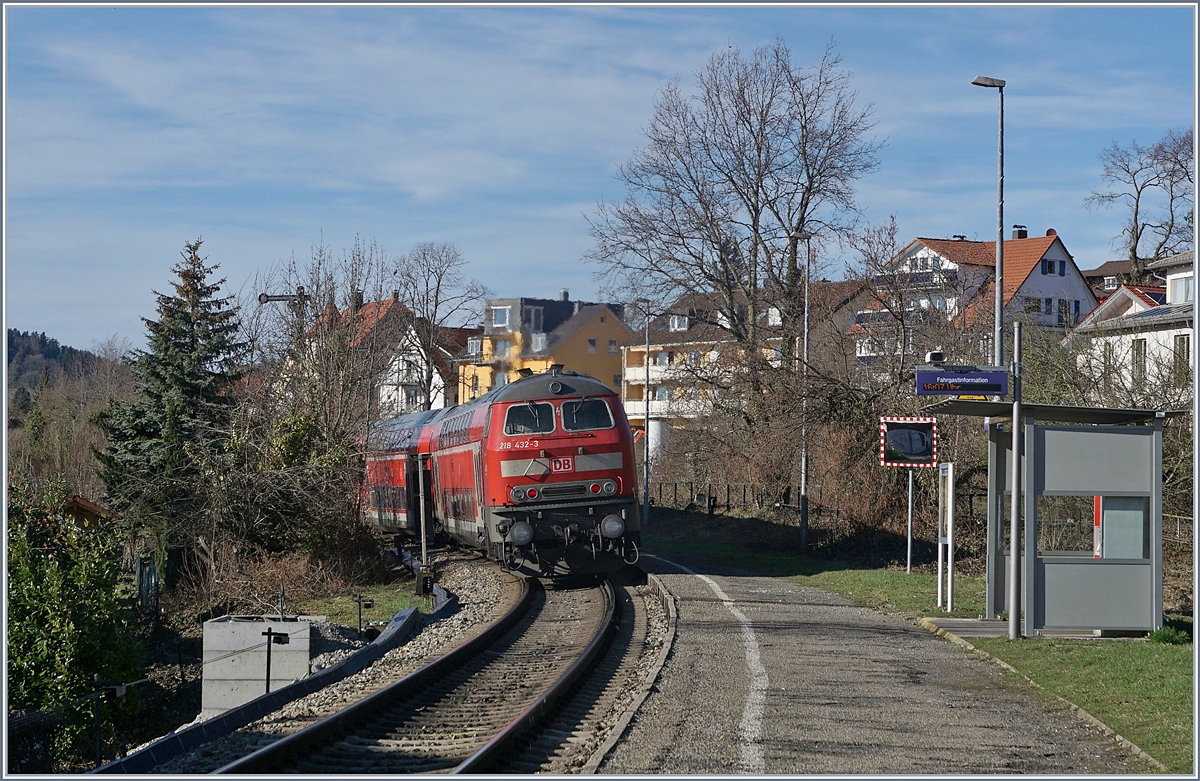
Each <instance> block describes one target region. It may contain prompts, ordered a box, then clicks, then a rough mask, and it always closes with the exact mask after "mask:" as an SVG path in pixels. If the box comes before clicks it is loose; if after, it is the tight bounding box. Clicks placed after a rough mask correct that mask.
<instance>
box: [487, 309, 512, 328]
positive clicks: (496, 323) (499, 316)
mask: <svg viewBox="0 0 1200 781" xmlns="http://www.w3.org/2000/svg"><path fill="white" fill-rule="evenodd" d="M510 309H512V307H508V306H494V307H492V328H505V329H507V328H508V312H509V310H510Z"/></svg>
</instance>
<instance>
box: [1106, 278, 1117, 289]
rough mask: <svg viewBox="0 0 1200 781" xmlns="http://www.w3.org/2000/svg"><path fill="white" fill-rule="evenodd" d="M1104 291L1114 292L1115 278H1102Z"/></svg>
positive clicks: (1115, 287) (1115, 286)
mask: <svg viewBox="0 0 1200 781" xmlns="http://www.w3.org/2000/svg"><path fill="white" fill-rule="evenodd" d="M1104 289H1105V290H1116V289H1117V278H1116V277H1105V278H1104Z"/></svg>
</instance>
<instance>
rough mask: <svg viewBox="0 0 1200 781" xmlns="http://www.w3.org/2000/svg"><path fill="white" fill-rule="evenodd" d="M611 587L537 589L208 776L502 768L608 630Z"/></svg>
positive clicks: (614, 602) (614, 601) (533, 584)
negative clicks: (472, 630) (335, 708)
mask: <svg viewBox="0 0 1200 781" xmlns="http://www.w3.org/2000/svg"><path fill="white" fill-rule="evenodd" d="M620 601H621V600H620V599H619V598H618V595H617V594H616V592H615V591H614V588H613V586H612V584H611V583H609V582H607V581H605V582H603V583H602V584H601V585H599V586H597V587H593V588H580V589H555V590H549V591H548V590H546V589H545V588H543V587H542V586H541V584H540V582H538V581H536V580H529V581H526V587H525V591H524V593H523V594H522V597H521V600H520V601H519V602H518V604H517V606H516V607H514V608H513V609H512V610H511V611H509V613H508V614H506V615H505V616H504V617H503V618H502V619H501V620H500V621H498V622H496V624H494V625H493V626H492V627H490V628H489V629H488V630H486V631H485V632H483V633H482V634H480V635H479V636H477V637H476V638H474V639H473V640H471V641H469V642H468V643H466V644H464V645H462V646H460V647H459V648H457V649H455V650H454V651H453V652H451V653H449V654H447V655H445V656H443V657H441V658H439V659H438V660H436V661H434V662H433V663H431V664H430V665H428V666H426V667H424V668H422V669H420V670H417V671H415V672H413V673H412V674H410V675H408V676H406V677H405V678H404V679H402V680H400V681H398V682H396V683H394V684H392V685H391V686H388V687H387V688H385V689H382V690H380V691H378V692H376V693H375V694H372V695H371V696H369V697H367V698H365V699H363V700H360V701H359V702H357V703H355V704H353V705H351V706H349V707H347V708H346V709H344V710H342V711H339V712H338V713H336V714H333V715H331V716H329V717H326V718H325V719H322V720H321V721H319V722H317V723H315V724H313V725H312V726H310V727H308V728H306V729H303V730H301V731H299V732H296V733H293V734H292V735H289V736H288V737H286V738H283V739H282V740H279V741H277V742H275V743H273V744H271V745H270V746H267V747H265V748H262V749H260V750H258V751H256V752H254V753H252V754H250V755H248V756H246V757H244V758H242V759H240V760H237V761H235V762H232V763H230V764H228V765H225V766H224V767H222V768H220V769H219V770H217V771H216V772H218V773H238V774H247V773H250V774H254V773H286V772H294V773H302V774H330V773H430V772H483V771H487V770H489V769H492V768H493V767H496V766H502V765H503V764H505V759H504V758H505V757H507V756H511V755H513V753H514V751H516V750H517V748H516V747H517V745H518V743H519V742H520V741H521V740H522V739H523V738H525V737H526V736H527V735H529V734H530V731H531V728H532V726H533V725H534V723H535V722H536V721H537V720H538V718H539V717H541V716H542V715H543V714H545V713H547V712H548V711H550V710H551V709H554V708H555V705H556V703H557V701H558V700H559V699H560V698H562V697H564V696H565V695H566V693H567V692H568V691H569V690H570V689H571V687H572V686H573V685H574V684H576V683H577V682H579V681H580V680H582V678H583V676H584V675H585V673H586V672H587V670H588V668H589V666H590V665H591V664H592V663H593V662H594V661H595V660H597V659H598V658H601V657H602V656H603V653H604V651H605V648H606V646H607V644H608V642H609V640H610V639H611V638H612V636H613V635H614V634H615V633H616V631H617V616H618V603H619V602H620Z"/></svg>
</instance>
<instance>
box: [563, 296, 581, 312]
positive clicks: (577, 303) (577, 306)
mask: <svg viewBox="0 0 1200 781" xmlns="http://www.w3.org/2000/svg"><path fill="white" fill-rule="evenodd" d="M563 300H564V301H565V300H566V299H563ZM571 314H573V315H577V314H579V302H578V301H576V302H575V311H573V312H571Z"/></svg>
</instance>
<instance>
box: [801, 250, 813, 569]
mask: <svg viewBox="0 0 1200 781" xmlns="http://www.w3.org/2000/svg"><path fill="white" fill-rule="evenodd" d="M804 246H805V258H804V367H803V369H804V382H803V388H804V395H803V396H801V397H800V550H802V551H803V550H807V549H808V279H809V277H810V276H812V236H811V235H808V234H805V239H804Z"/></svg>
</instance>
